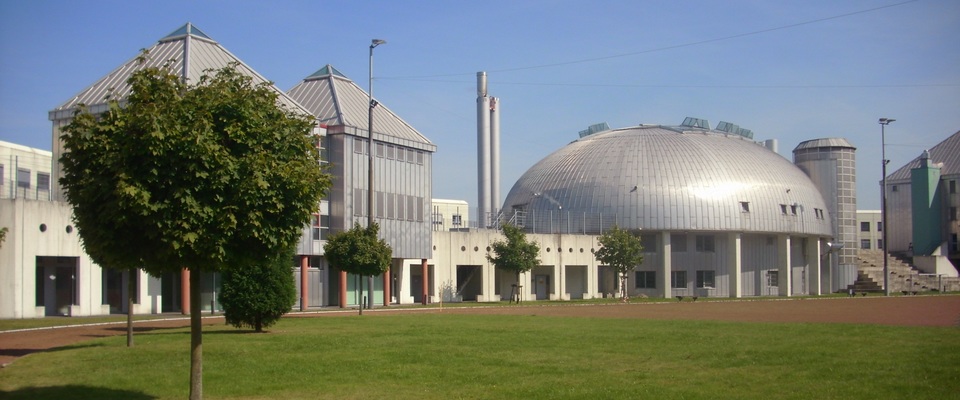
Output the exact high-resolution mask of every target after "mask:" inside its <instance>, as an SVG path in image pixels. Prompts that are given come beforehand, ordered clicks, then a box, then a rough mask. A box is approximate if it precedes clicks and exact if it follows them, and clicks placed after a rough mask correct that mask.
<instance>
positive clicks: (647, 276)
mask: <svg viewBox="0 0 960 400" xmlns="http://www.w3.org/2000/svg"><path fill="white" fill-rule="evenodd" d="M636 284H637V285H636V286H637V289H656V288H657V273H656V271H637V275H636Z"/></svg>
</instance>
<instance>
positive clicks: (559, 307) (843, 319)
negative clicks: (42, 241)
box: [0, 295, 960, 365]
mask: <svg viewBox="0 0 960 400" xmlns="http://www.w3.org/2000/svg"><path fill="white" fill-rule="evenodd" d="M398 312H399V313H404V312H418V313H423V312H427V313H459V314H514V315H543V316H566V317H593V318H650V319H684V320H716V321H740V322H815V323H854V324H883V325H910V326H960V296H949V295H943V296H917V297H886V298H885V297H856V298H823V299H809V298H808V299H789V300H788V299H783V300H780V299H776V300H744V301H714V302H710V301H699V302H693V301H690V300H685V301H683V302H669V303H631V304H605V305H571V304H563V303H556V304H543V303H540V304H538V305H531V306H526V305H520V306H502V305H499V304H497V305H493V306H491V307H459V308H450V307H448V308H444V309H442V310H441V309H438V308H431V309H403V308H390V309H382V310H371V311H367V312H366V313H365V314H367V315H371V316H376V315H389V314H395V313H398ZM341 315H354V314H353V313H343V312H329V311H328V312H322V311H321V312H316V313H304V314H292V316H295V317H300V318H304V317H313V316H327V317H336V316H341ZM78 322H81V320H79V319H78ZM203 323H204V324H205V325H212V324H223V318H204V320H203ZM189 324H190V321H189V320H188V319H186V318H183V319H173V320H162V321H142V322H137V323H136V324H135V325H134V327H135V331H136V332H146V331H151V330H155V329H168V328H179V327H185V326H188V325H189ZM123 334H126V323H125V322H120V323H115V324H105V325H95V326H78V327H62V328H50V329H36V330H30V331H20V332H0V365H3V364H7V363H10V362H12V361H13V360H15V359H16V358H18V357H22V356H25V355H27V354H30V353H35V352H40V351H44V350H47V349H52V348H57V347H62V346H67V345H71V344H74V343H77V342H82V341H84V340H90V339H93V338H99V337H105V336H116V335H123Z"/></svg>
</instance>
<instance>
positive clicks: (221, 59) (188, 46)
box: [49, 22, 309, 120]
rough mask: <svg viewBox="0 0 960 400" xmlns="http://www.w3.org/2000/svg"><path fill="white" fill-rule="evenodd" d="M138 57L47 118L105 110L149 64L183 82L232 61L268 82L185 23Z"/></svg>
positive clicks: (291, 104) (285, 100)
mask: <svg viewBox="0 0 960 400" xmlns="http://www.w3.org/2000/svg"><path fill="white" fill-rule="evenodd" d="M141 58H142V55H141V54H138V55H137V56H135V57H133V58H132V59H130V60H129V61H127V62H126V63H124V64H123V65H121V66H120V67H118V68H117V69H115V70H113V71H112V72H110V73H109V74H107V75H106V76H104V77H103V78H100V79H99V80H98V81H97V82H96V83H94V84H93V85H91V86H89V87H87V88H86V89H84V90H82V91H80V93H78V94H77V95H76V96H73V98H71V99H70V100H67V101H66V102H64V103H63V104H61V105H60V106H58V107H57V108H55V109H53V110H52V111H50V115H49V118H50V120H58V119H63V118H70V117H73V112H74V110H75V109H76V107H77V106H79V105H80V104H84V105H86V106H87V107H88V109H89V110H90V112H93V113H98V112H102V111H105V110H106V108H107V99H108V96H109V97H113V98H123V97H126V96H127V95H128V94H129V93H130V85H129V84H127V79H129V78H130V75H132V74H133V73H134V72H136V71H138V70H141V69H144V68H149V67H162V66H164V65H167V66H168V67H169V68H170V69H171V70H172V71H174V73H177V74H179V75H181V76H185V77H186V78H187V82H197V81H199V79H200V77H201V76H203V75H204V74H206V73H207V72H206V71H208V70H215V69H220V68H223V67H226V66H228V65H230V64H231V63H235V64H236V68H237V70H238V71H240V73H242V74H244V75H247V76H250V77H252V78H253V82H254V83H262V82H269V81H268V80H267V79H266V78H264V77H263V76H261V75H260V74H259V73H257V72H256V71H254V70H253V68H250V66H248V65H247V64H245V63H244V62H243V61H241V60H240V59H239V58H237V57H236V56H234V55H233V54H231V53H230V52H229V51H227V49H225V48H224V47H223V46H221V45H220V44H219V43H217V42H216V41H214V40H213V39H211V38H210V36H207V34H205V33H203V32H202V31H201V30H199V29H197V28H196V27H195V26H193V24H191V23H189V22H188V23H187V24H186V25H184V26H182V27H180V28H179V29H177V30H175V31H173V32H172V33H170V34H169V35H167V36H164V37H163V38H162V39H160V40H159V41H157V44H155V45H153V47H150V48H149V49H147V59H146V60H141ZM274 89H275V90H276V91H277V94H279V98H278V101H279V102H280V103H281V104H283V105H284V106H286V107H287V108H288V109H291V110H297V111H299V112H302V113H304V114H309V112H308V111H307V110H306V109H304V108H303V107H302V106H300V105H299V104H297V102H296V101H294V100H292V99H290V98H289V97H288V96H287V95H286V94H285V93H284V92H283V91H282V90H280V89H279V88H276V87H274Z"/></svg>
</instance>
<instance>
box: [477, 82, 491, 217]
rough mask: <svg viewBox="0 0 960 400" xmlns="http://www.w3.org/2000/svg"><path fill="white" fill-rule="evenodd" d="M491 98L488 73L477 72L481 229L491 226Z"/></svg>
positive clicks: (478, 172)
mask: <svg viewBox="0 0 960 400" xmlns="http://www.w3.org/2000/svg"><path fill="white" fill-rule="evenodd" d="M489 189H490V98H489V97H487V73H486V72H483V71H481V72H477V196H478V197H479V199H478V201H477V208H478V214H479V215H478V216H477V217H478V219H479V221H480V227H482V228H486V227H488V226H490V224H489V216H490V203H491V198H490V190H489Z"/></svg>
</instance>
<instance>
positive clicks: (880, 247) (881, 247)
mask: <svg viewBox="0 0 960 400" xmlns="http://www.w3.org/2000/svg"><path fill="white" fill-rule="evenodd" d="M877 248H878V249H880V250H883V239H877Z"/></svg>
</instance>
